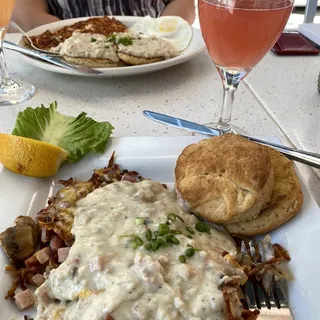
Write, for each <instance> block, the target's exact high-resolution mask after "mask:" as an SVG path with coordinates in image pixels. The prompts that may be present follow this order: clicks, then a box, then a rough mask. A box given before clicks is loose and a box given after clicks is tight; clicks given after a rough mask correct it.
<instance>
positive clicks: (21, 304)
mask: <svg viewBox="0 0 320 320" xmlns="http://www.w3.org/2000/svg"><path fill="white" fill-rule="evenodd" d="M14 300H15V303H16V305H17V306H18V308H19V310H20V311H22V310H25V309H27V308H29V307H31V306H32V305H33V304H34V303H35V302H36V297H35V296H34V294H33V292H32V291H31V290H29V289H27V290H24V291H21V292H19V293H17V294H16V295H15V296H14Z"/></svg>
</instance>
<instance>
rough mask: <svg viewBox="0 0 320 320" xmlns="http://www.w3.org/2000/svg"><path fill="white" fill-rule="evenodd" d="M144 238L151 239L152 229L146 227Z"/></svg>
mask: <svg viewBox="0 0 320 320" xmlns="http://www.w3.org/2000/svg"><path fill="white" fill-rule="evenodd" d="M146 239H147V240H148V241H151V239H152V231H151V230H150V229H148V230H147V231H146Z"/></svg>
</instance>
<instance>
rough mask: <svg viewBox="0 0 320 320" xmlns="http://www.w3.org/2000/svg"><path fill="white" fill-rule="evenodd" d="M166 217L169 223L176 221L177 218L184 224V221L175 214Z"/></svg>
mask: <svg viewBox="0 0 320 320" xmlns="http://www.w3.org/2000/svg"><path fill="white" fill-rule="evenodd" d="M167 217H168V219H169V220H171V221H176V220H177V218H178V219H179V220H180V221H182V222H184V220H183V219H182V218H181V217H180V216H178V215H177V214H175V213H169V214H168V216H167Z"/></svg>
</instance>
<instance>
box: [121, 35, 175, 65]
mask: <svg viewBox="0 0 320 320" xmlns="http://www.w3.org/2000/svg"><path fill="white" fill-rule="evenodd" d="M131 37H132V39H133V40H132V44H131V45H129V46H126V45H124V44H121V43H120V44H118V50H119V52H122V53H125V54H129V55H132V56H135V57H140V58H165V59H170V58H173V57H175V56H177V55H178V51H177V50H176V49H175V47H174V46H173V45H172V44H171V43H170V42H169V41H167V40H164V39H161V38H157V37H155V36H151V37H144V36H137V35H136V36H132V35H131Z"/></svg>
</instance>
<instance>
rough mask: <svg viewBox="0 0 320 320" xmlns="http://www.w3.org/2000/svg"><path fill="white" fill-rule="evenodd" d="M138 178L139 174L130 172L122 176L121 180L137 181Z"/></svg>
mask: <svg viewBox="0 0 320 320" xmlns="http://www.w3.org/2000/svg"><path fill="white" fill-rule="evenodd" d="M137 179H138V174H135V173H133V174H130V173H125V174H124V175H123V176H122V178H121V181H130V182H137Z"/></svg>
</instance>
